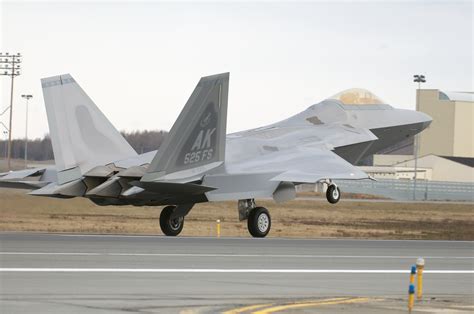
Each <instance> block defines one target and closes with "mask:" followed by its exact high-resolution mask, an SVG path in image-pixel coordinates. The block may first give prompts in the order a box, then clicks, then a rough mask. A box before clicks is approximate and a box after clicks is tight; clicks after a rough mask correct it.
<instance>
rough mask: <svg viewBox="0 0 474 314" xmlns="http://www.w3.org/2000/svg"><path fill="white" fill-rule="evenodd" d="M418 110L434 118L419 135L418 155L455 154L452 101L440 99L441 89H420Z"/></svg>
mask: <svg viewBox="0 0 474 314" xmlns="http://www.w3.org/2000/svg"><path fill="white" fill-rule="evenodd" d="M417 93H419V94H418V95H417V97H419V98H418V99H419V105H418V111H421V112H424V113H426V114H428V115H430V116H431V117H432V118H433V122H431V125H430V126H429V127H428V128H427V129H426V130H424V131H423V132H421V133H420V135H419V137H418V145H419V148H418V155H419V156H423V155H428V154H435V155H442V156H454V155H453V153H454V152H453V139H454V106H453V105H452V104H451V102H450V101H447V100H440V99H439V90H437V89H422V90H418V91H417Z"/></svg>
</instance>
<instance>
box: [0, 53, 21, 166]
mask: <svg viewBox="0 0 474 314" xmlns="http://www.w3.org/2000/svg"><path fill="white" fill-rule="evenodd" d="M20 63H21V55H20V54H19V53H17V54H16V55H10V54H9V53H8V52H7V53H3V52H0V64H1V65H2V66H1V67H0V70H1V71H3V72H1V73H0V75H4V76H10V77H11V88H10V126H9V128H8V170H12V167H11V157H12V118H13V82H14V79H15V76H18V75H20Z"/></svg>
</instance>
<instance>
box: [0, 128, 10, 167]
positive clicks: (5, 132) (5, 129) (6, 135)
mask: <svg viewBox="0 0 474 314" xmlns="http://www.w3.org/2000/svg"><path fill="white" fill-rule="evenodd" d="M0 125H1V126H2V127H3V128H4V130H3V131H2V133H3V135H4V136H5V145H4V146H5V147H4V148H3V149H4V153H5V160H7V138H8V128H7V126H6V125H5V124H3V122H1V121H0Z"/></svg>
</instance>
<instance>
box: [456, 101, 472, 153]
mask: <svg viewBox="0 0 474 314" xmlns="http://www.w3.org/2000/svg"><path fill="white" fill-rule="evenodd" d="M454 121H455V124H454V146H453V156H460V157H474V143H473V141H474V138H473V137H474V133H473V132H474V128H473V126H472V124H473V123H474V103H470V102H467V101H456V105H455V110H454Z"/></svg>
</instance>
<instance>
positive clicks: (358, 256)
mask: <svg viewBox="0 0 474 314" xmlns="http://www.w3.org/2000/svg"><path fill="white" fill-rule="evenodd" d="M0 255H53V256H54V255H58V256H68V255H69V256H151V257H153V256H156V257H229V258H234V257H255V258H265V257H269V258H368V259H413V258H415V259H416V258H418V257H419V256H414V255H413V256H408V255H402V256H396V255H308V254H231V253H229V254H215V253H210V254H207V253H195V254H193V253H97V252H0ZM423 257H424V258H425V259H474V256H423Z"/></svg>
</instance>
